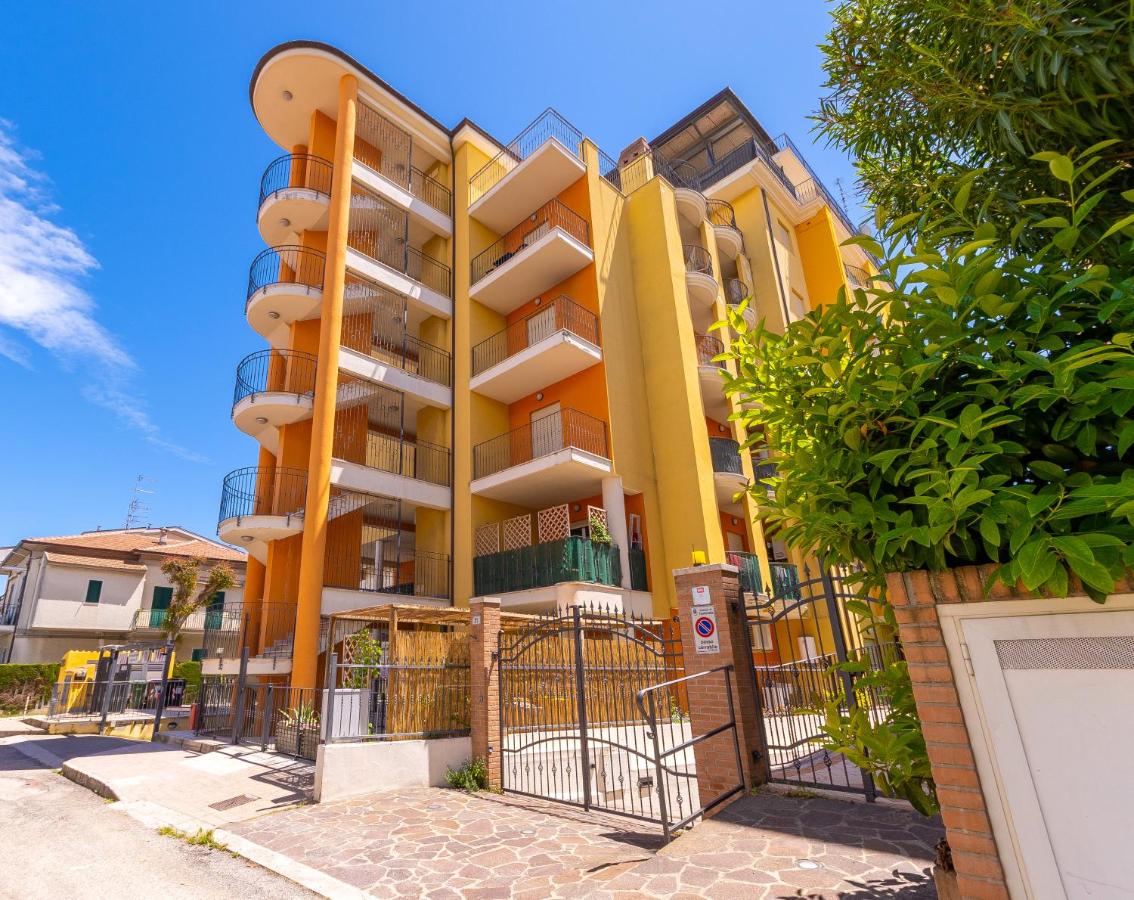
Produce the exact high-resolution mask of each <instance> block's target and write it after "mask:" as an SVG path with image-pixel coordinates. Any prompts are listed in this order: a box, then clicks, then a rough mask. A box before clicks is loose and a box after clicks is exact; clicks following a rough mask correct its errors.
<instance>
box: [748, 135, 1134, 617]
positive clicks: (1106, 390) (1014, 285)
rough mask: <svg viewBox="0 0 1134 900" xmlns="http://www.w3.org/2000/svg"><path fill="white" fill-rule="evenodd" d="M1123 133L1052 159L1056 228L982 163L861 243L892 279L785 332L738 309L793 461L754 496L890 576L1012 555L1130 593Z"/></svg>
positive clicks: (1132, 544)
mask: <svg viewBox="0 0 1134 900" xmlns="http://www.w3.org/2000/svg"><path fill="white" fill-rule="evenodd" d="M1109 146H1110V144H1109V143H1106V144H1104V145H1101V146H1100V147H1098V148H1091V149H1090V150H1088V151H1087V152H1085V153H1083V154H1081V155H1079V156H1077V157H1075V156H1067V155H1061V154H1056V153H1042V154H1038V155H1037V160H1038V162H1039V163H1042V167H1043V168H1044V170H1045V171H1047V172H1049V173H1050V174H1049V175H1048V178H1047V181H1048V184H1049V187H1048V193H1047V194H1046V195H1044V196H1040V197H1036V198H1032V199H1026V200H1024V201H1023V202H1024V203H1025V204H1027V205H1028V206H1029V207H1031V208H1035V209H1042V210H1044V211H1045V212H1046V216H1045V217H1044V218H1043V219H1042V220H1040V221H1039V224H1038V226H1037V225H1035V224H1033V221H1032V219H1031V218H1030V217H1029V218H1028V219H1026V220H1025V219H1021V220H1019V221H1018V222H1017V223H1016V224H1015V225H1014V226H1013V227H1011V228H1008V229H1005V228H1004V227H1002V226H999V225H997V224H995V223H993V222H992V221H990V220H989V216H988V210H987V208H986V207H985V206H984V205H983V204H976V203H973V202H971V199H972V197H973V196H974V195H978V194H977V193H976V192H977V191H979V178H980V173H971V174H970V175H968V176H966V177H965V178H962V179H960V181H959V182H958V186H957V188H956V190H955V193H954V195H953V197H952V200H951V201H950V202H948V203H946V202H944V201H940V200H937V199H935V198H936V197H937V195H938V193H939V192H931V193H930V194H928V195H927V196H926V204H925V208H924V210H923V211H922V212H921V213H918V214H910V215H906V216H903V217H900V218H898V219H897V220H895V221H894V222H891V223H889V224H887V225H886V226H885V227H884V228H883V229H882V231H881V234H880V237H879V241H878V242H875V241H874V240H872V239H870V238H865V237H859V238H856V239H855V240H856V241H857V242H859V243H860V244H862V245H864V246H865V247H866V248H867V249H868V250H870V251H871V252H873V253H875V254H876V255H878V256H880V257H882V258H883V260H884V262H883V263H882V264H881V270H880V276H879V278H878V279H876V282H877V283H878V286H877V287H874V288H871V289H868V290H861V289H860V290H856V291H855V292H854V293H853V294H852V295H850V296H847V295H846V294H845V293H844V292H841V293H840V296H839V297H838V298H837V299H833V302H832V303H830V304H829V305H827V306H825V307H822V308H821V309H820V310H819V311H815V312H812V313H810V314H809V315H808V316H807V317H806V318H804V319H803V320H801V321H797V322H793V323H791V324H790V325H789V326H788V328H787V329H786V331H785V333H784V334H782V335H779V334H775V333H773V332H771V331H768V330H766V329H765V328H764V327H763V323H761V324H760V325H759V326H757V327H756V328H755V329H753V330H752V331H749V332H747V333H745V326H744V322H743V320H742V319H741V318H740V317H739V316H735V315H733V316H731V317H730V321H731V325H732V327H734V328H735V329H736V330H737V331H738V332H741V337H740V340H738V341H737V342H735V343H734V344H733V351H732V352H733V355H734V356H735V358H736V362H737V366H738V374H737V376H736V378H735V379H733V380H732V382H731V384H730V385H729V389H730V390H732V391H734V392H739V393H741V394H742V395H750V396H758V397H759V398H760V402H761V407H760V408H758V409H753V410H750V411H747V412H745V413H744V414H743V415H744V417H745V419H746V422H745V424H746V425H747V426H748V432H749V434H757V433H759V428H758V426H763V428H764V429H766V433H767V436H768V439H769V441H770V443H771V445H772V447H773V449H774V450H775V452H776V460H777V463H778V465H779V478H778V479H777V482H776V486H775V496H774V498H772V499H768V498H767V497H766V496H765V495H764V493H763V487H762V486H761V487H760V489H759V490H758V491H756V492H755V494H754V495H755V496H756V497H757V500H758V502H759V503H760V504H761V506H762V511H761V512H762V516H763V517H764V518H765V519H766V520H767V521H768V522H769V523H770V524H771V525H773V526H774V527H777V528H779V529H780V531H781V534H782V535H783V536H784V537H785V538H786V539H787V541H788V542H789V543H790V544H792V545H795V546H801V547H806V548H811V549H814V550H816V551H817V552H819V553H820V554H822V555H824V556H826V557H827V558H828V559H829V560H830V561H831V562H843V563H851V562H861V563H862V564H864V565H865V566H866V569H867V572H868V573H872V574H878V573H883V572H891V571H904V570H916V569H930V570H941V569H944V568H946V567H950V566H957V565H964V564H976V563H995V564H997V569H996V575H995V577H996V578H998V579H1000V580H1002V581H1004V582H1005V583H1008V584H1014V583H1015V582H1016V581H1017V580H1019V581H1022V582H1023V583H1024V585H1025V586H1026V587H1027V588H1028V589H1030V590H1039V591H1046V592H1049V593H1051V594H1053V595H1056V596H1064V595H1066V592H1067V591H1068V589H1069V576H1070V575H1075V576H1077V577H1078V578H1079V579H1081V581H1082V583H1083V585H1084V587H1085V588H1086V590H1087V591H1088V592H1089V593H1090V595H1091V596H1092V597H1094V598H1095V599H1096V600H1102V599H1104V598H1105V597H1106V595H1107V594H1108V593H1109V592H1111V591H1112V590H1113V589H1114V583H1115V579H1116V578H1117V577H1119V576H1120V575H1121V574H1122V573H1123V572H1124V571H1125V570H1126V569H1127V567H1129V566H1131V565H1132V564H1134V453H1132V450H1134V418H1132V416H1131V408H1132V407H1134V352H1132V351H1131V342H1132V339H1134V275H1132V273H1134V252H1132V241H1131V234H1134V215H1131V214H1130V212H1131V209H1132V208H1134V191H1125V192H1123V193H1122V194H1121V197H1120V202H1121V203H1122V205H1123V209H1124V214H1123V215H1122V216H1121V217H1120V218H1119V219H1117V220H1116V221H1106V222H1102V223H1100V222H1097V221H1095V217H1096V216H1098V215H1099V212H1098V210H1099V209H1101V208H1103V206H1104V204H1103V200H1104V199H1105V200H1108V201H1109V206H1111V207H1113V206H1114V201H1115V197H1114V196H1113V189H1112V188H1111V182H1112V180H1113V178H1114V176H1115V172H1116V170H1117V169H1118V167H1110V168H1107V169H1105V170H1103V169H1104V167H1103V166H1102V165H1100V159H1099V157H1098V155H1097V153H1096V151H1097V150H1105V149H1108V148H1109ZM1033 165H1035V164H1034V163H1033ZM1100 170H1102V171H1100ZM974 188H975V189H976V190H975V191H974ZM880 218H881V217H880ZM1024 232H1030V233H1031V241H1032V244H1035V243H1037V242H1036V240H1035V238H1036V234H1037V233H1039V234H1042V235H1043V236H1044V241H1043V242H1042V245H1041V246H1039V248H1038V249H1036V250H1034V251H1029V252H1026V253H1025V252H1022V251H1021V248H1020V244H1019V240H1020V236H1021V234H1022V233H1024ZM1089 235H1099V237H1090V236H1089ZM1102 257H1106V258H1108V259H1110V260H1111V261H1112V264H1111V265H1103V264H1100V263H1098V262H1097V260H1098V259H1099V258H1102Z"/></svg>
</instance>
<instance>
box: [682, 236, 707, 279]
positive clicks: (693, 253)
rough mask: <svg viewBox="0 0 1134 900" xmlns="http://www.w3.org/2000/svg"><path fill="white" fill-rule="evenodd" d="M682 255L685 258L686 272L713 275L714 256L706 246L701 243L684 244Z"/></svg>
mask: <svg viewBox="0 0 1134 900" xmlns="http://www.w3.org/2000/svg"><path fill="white" fill-rule="evenodd" d="M681 255H682V256H683V257H684V258H685V271H686V272H700V273H702V274H704V275H709V276H712V274H713V258H712V257H711V256H709V251H708V250H706V249H705V248H704V247H702V246H700V245H699V244H682V245H681Z"/></svg>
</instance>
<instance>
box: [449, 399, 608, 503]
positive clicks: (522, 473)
mask: <svg viewBox="0 0 1134 900" xmlns="http://www.w3.org/2000/svg"><path fill="white" fill-rule="evenodd" d="M611 469H612V463H611V461H610V450H609V446H608V443H607V426H606V422H604V421H602V419H596V418H595V417H594V416H591V415H588V414H587V413H582V412H579V411H578V410H577V409H554V410H553V411H550V412H547V413H546V414H545V415H542V416H541V415H539V414H538V413H537V414H536V416H535V418H533V420H532V421H531V422H529V423H528V424H526V425H521V426H520V427H519V428H514V429H512V430H511V431H509V432H506V433H504V434H501V435H497V436H496V437H494V438H492V439H491V440H487V441H484V442H483V443H480V444H477V445H476V446H475V447H473V481H472V484H471V485H470V487H469V490H470V491H471V492H472V493H474V494H480V495H482V496H485V497H490V498H492V499H494V500H504V501H506V502H508V503H518V504H520V505H523V506H531V507H538V506H544V505H548V504H550V503H553V502H555V501H556V499H557V498H559V497H563V496H579V497H585V496H588V495H590V494H598V493H601V491H602V479H603V478H604V477H605V476H607V475H609V474H610V472H611Z"/></svg>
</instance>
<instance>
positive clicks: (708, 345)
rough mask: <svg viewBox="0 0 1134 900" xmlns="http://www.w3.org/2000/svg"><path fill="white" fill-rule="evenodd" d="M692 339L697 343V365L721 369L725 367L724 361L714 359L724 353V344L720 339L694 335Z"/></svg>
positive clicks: (709, 335) (706, 335) (705, 335)
mask: <svg viewBox="0 0 1134 900" xmlns="http://www.w3.org/2000/svg"><path fill="white" fill-rule="evenodd" d="M693 337H694V339H695V340H696V341H697V364H698V365H701V366H716V367H717V368H718V369H723V368H724V367H725V364H724V360H718V359H716V357H718V356H720V355H721V354H722V353H724V344H722V343H721V342H720V339H719V338H716V337H714V336H713V335H711V334H695V335H693Z"/></svg>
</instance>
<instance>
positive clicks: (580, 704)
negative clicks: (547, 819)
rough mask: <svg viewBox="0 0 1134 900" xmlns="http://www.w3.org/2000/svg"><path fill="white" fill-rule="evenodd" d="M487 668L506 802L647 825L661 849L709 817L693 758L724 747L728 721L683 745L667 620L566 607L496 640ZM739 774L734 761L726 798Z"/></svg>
mask: <svg viewBox="0 0 1134 900" xmlns="http://www.w3.org/2000/svg"><path fill="white" fill-rule="evenodd" d="M498 662H499V666H498V672H499V679H500V682H499V684H500V738H501V741H500V743H501V747H500V751H501V775H502V787H503V789H504V790H505V791H507V792H509V793H514V794H523V795H525V796H530V797H538V798H542V799H548V800H555V801H558V802H561V803H569V804H573V805H576V806H580V807H582V808H584V809H588V810H601V811H604V812H609V813H616V814H618V815H623V816H629V817H632V818H635V819H641V820H645V821H650V822H657V823H660V824H662V825H663V827H664V830H665V833H666V836H667V837H668V836H669V833H670V830H671V828H670V826H674V827H676V826H677V825H678V824H681V825H684V824H688V822H689V821H691V820H692V819H693V818H695V817H696V816H697V815H699V814H700V813H701V812H703V811H704V810H705V808H706V807H707V805H710V804H706V803H705V802H702V800H703V798H700V797H698V793H697V777H696V766H695V764H694V755H693V747H694V745H695V744H697V743H699V742H700V741H701V740H704V739H713V740H716V739H723V740H730V739H731V740H732V741H733V742H734V743H735V742H736V727H735V718H731V719H730V721H728V722H726V723H725V724H724V726H722V728H721V729H719V730H716V729H715V730H714V731H713V733H712V734H709V735H705V736H697V737H694V736H693V735H692V729H691V724H690V718H689V704H688V700H687V696H686V691H685V680H686V679H685V677H684V674H685V673H684V660H683V658H682V654H681V638H680V630H679V628H678V624H677V621H676V620H668V621H655V620H645V619H636V618H630V617H626V616H625V615H623V614H622V612H621V611H613V610H608V609H595V608H590V607H580V606H575V607H572V608H571V609H570V610H569V611H567V612H565V613H563V614H561V615H553V616H549V617H545V618H541V619H539V620H537V621H535V622H534V623H531V624H527V623H525V624H524V625H523V626H520V627H514V628H506V629H505V630H502V631H501V633H500V645H499V651H498ZM721 676H722V679H723V681H722V683H723V688H722V689H726V690H727V686H728V681H727V679H728V677H729V673H727V672H724V673H721ZM730 728H731V735H732V736H731V738H729V736H728V734H727V733H726V732H728V730H729V729H730ZM739 762H740V760H739V750H738V751H737V763H738V767H737V773H738V774H737V787H736V790H739V789H740V780H741V776H740V774H739V773H740V768H739ZM729 795H731V792H730V794H729ZM719 799H723V797H722V798H713V800H714V801H716V802H719Z"/></svg>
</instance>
